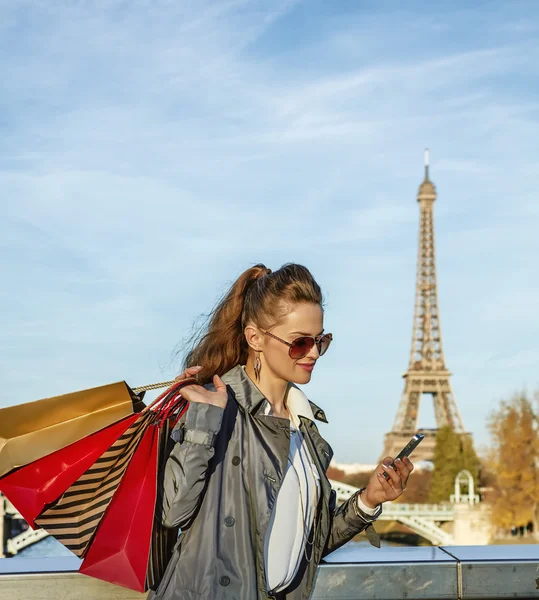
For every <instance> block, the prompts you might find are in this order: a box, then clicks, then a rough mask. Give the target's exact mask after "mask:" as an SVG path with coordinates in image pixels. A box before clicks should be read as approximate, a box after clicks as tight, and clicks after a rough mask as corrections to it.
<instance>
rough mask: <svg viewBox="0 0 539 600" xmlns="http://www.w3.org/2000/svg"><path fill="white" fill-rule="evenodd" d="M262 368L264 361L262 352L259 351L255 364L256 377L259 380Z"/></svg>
mask: <svg viewBox="0 0 539 600" xmlns="http://www.w3.org/2000/svg"><path fill="white" fill-rule="evenodd" d="M261 370H262V361H261V360H260V353H259V354H257V355H256V358H255V364H254V371H255V378H256V381H257V382H259V381H260V371H261Z"/></svg>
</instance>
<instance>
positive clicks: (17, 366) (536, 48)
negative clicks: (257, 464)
mask: <svg viewBox="0 0 539 600" xmlns="http://www.w3.org/2000/svg"><path fill="white" fill-rule="evenodd" d="M538 35H539V4H538V3H537V2H535V1H534V0H530V1H528V2H518V1H512V2H496V1H489V2H473V3H468V2H451V3H447V2H444V3H442V2H435V3H433V2H430V3H427V2H413V1H412V2H406V3H404V4H403V3H400V2H396V1H394V2H384V3H377V2H363V1H360V0H357V1H336V0H332V2H322V1H319V0H309V1H304V2H295V1H292V0H268V1H261V0H231V1H226V0H225V1H222V2H208V1H205V0H199V1H198V2H186V1H179V2H176V1H172V0H169V1H165V0H155V1H153V0H152V1H151V2H150V1H149V0H144V1H143V0H134V1H133V2H129V3H128V2H119V1H117V0H108V1H107V2H89V1H88V2H82V1H69V2H68V1H67V0H64V1H63V2H60V1H56V0H47V1H44V0H42V1H40V0H32V1H22V0H10V1H7V0H4V1H1V0H0V56H1V57H2V58H1V59H0V77H1V81H2V93H1V94H0V133H1V135H0V198H1V201H0V205H1V206H0V249H1V250H0V251H1V260H0V277H1V280H2V284H3V285H2V286H1V288H0V329H1V331H2V336H1V338H0V372H1V375H2V381H3V386H2V393H1V395H0V406H8V405H11V404H16V403H21V402H26V401H30V400H33V399H36V398H40V397H44V396H49V395H54V394H59V393H63V392H68V391H72V390H77V389H83V388H87V387H91V386H94V385H100V384H103V383H107V382H110V381H117V380H119V379H125V380H126V381H128V382H129V383H130V384H131V385H140V384H144V383H150V382H153V381H155V380H161V379H163V378H168V377H171V376H172V375H174V374H175V372H176V370H177V369H178V368H179V365H178V364H177V363H173V362H171V358H172V354H173V351H174V349H175V347H176V346H177V344H178V343H179V342H181V340H182V339H183V338H185V337H186V336H188V335H189V331H190V329H191V325H192V323H193V321H194V320H195V319H196V318H197V316H199V315H200V314H201V313H204V312H207V311H209V310H210V309H211V307H212V306H213V305H214V303H215V301H216V299H217V298H218V297H219V296H220V295H221V293H222V292H223V291H224V290H225V289H226V287H227V286H228V285H229V284H230V283H231V282H232V281H233V280H234V279H235V277H236V276H237V275H239V274H240V273H241V272H242V271H243V270H244V269H246V268H248V267H249V266H250V265H251V264H253V263H256V262H264V263H266V264H267V265H268V266H269V267H271V268H272V269H276V268H278V267H279V266H280V265H281V264H283V263H285V262H289V261H294V262H300V263H303V264H305V265H307V266H308V267H309V268H310V269H311V270H312V272H313V274H314V275H315V277H316V278H317V279H318V281H319V283H320V284H321V285H322V287H323V290H324V292H325V295H326V298H327V309H326V321H325V325H326V328H327V329H328V330H331V331H332V332H333V333H334V335H335V342H334V345H333V347H332V348H331V351H330V352H329V353H328V354H327V355H326V356H325V357H324V359H323V361H321V363H320V365H319V368H318V369H317V372H316V373H315V375H314V377H313V381H312V383H311V384H310V385H309V386H308V387H307V388H306V391H307V393H308V395H309V396H310V397H311V398H312V399H313V400H314V401H315V402H317V403H318V404H321V405H322V406H323V407H324V408H325V409H326V412H327V414H328V418H329V419H330V424H329V425H327V426H322V430H323V433H324V435H325V436H326V437H327V439H328V440H329V441H330V443H332V445H333V447H334V450H335V456H336V459H337V460H339V461H340V462H356V461H359V462H373V461H375V460H376V458H377V456H378V454H379V452H380V451H381V448H382V444H383V435H384V433H386V432H387V431H388V430H389V429H390V428H391V426H392V423H393V420H394V417H395V414H396V411H397V406H398V402H399V399H400V396H401V392H402V387H403V381H402V379H401V374H402V373H403V372H404V371H405V370H406V368H407V363H408V355H409V348H410V343H411V332H412V312H413V301H414V280H415V266H416V254H417V229H418V206H417V202H416V192H417V188H418V185H419V184H420V182H421V179H422V176H423V149H424V147H426V146H429V147H430V148H431V157H432V160H431V175H432V179H433V181H434V182H435V184H436V186H437V189H438V201H437V203H436V206H435V218H436V236H437V260H438V276H439V301H440V309H441V325H442V333H443V339H444V349H445V353H446V359H447V364H448V367H449V368H450V369H451V371H452V372H453V373H454V377H453V380H452V381H453V389H454V393H455V397H456V400H457V403H458V405H459V407H460V410H461V413H462V417H463V420H464V423H465V425H466V427H467V428H468V429H469V430H471V431H472V432H473V433H474V435H475V439H476V441H477V444H478V446H481V445H482V444H485V443H486V441H487V434H486V429H485V420H486V416H487V415H488V413H489V411H490V410H491V409H492V408H493V407H495V406H496V405H497V402H498V401H499V399H500V398H503V397H506V396H508V395H511V394H512V393H513V392H514V391H518V390H519V389H523V388H528V389H534V388H535V387H537V386H538V383H539V381H538V380H539V376H538V374H537V366H538V365H539V341H538V340H539V319H538V318H537V312H538V309H539V283H538V281H539V279H538V276H537V275H538V267H537V256H538V254H539V235H538V230H539V199H538V190H539V167H538V166H537V155H538V150H539V146H538V142H537V140H538V139H539V124H538V123H539V94H538V91H539V89H538V88H539V44H538V43H537V39H539V38H538ZM420 421H421V423H420V424H421V425H423V426H429V425H432V424H433V411H432V408H431V407H430V406H429V405H428V403H427V402H426V401H425V402H424V403H423V405H422V412H421V416H420Z"/></svg>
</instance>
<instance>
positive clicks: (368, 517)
mask: <svg viewBox="0 0 539 600" xmlns="http://www.w3.org/2000/svg"><path fill="white" fill-rule="evenodd" d="M364 489H365V488H363V489H361V490H359V491H358V492H356V494H355V498H354V500H355V502H353V504H352V506H353V507H354V512H355V514H356V516H357V517H359V518H360V519H362V520H363V521H366V522H367V523H372V522H373V521H376V519H377V518H378V517H379V516H380V515H381V514H382V505H381V504H379V505H378V506H377V507H376V508H369V507H367V506H366V505H365V504H364V502H363V501H362V500H361V492H362V491H363V490H364Z"/></svg>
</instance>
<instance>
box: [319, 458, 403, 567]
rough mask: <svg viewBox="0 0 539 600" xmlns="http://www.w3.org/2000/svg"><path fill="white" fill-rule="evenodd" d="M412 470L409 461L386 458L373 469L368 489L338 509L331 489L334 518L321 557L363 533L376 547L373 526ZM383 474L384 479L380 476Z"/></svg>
mask: <svg viewBox="0 0 539 600" xmlns="http://www.w3.org/2000/svg"><path fill="white" fill-rule="evenodd" d="M413 470H414V465H413V464H412V462H411V461H410V459H409V458H403V459H402V460H399V459H397V460H396V461H395V463H393V459H392V458H391V456H386V458H384V460H383V461H382V462H381V463H380V464H379V465H378V467H377V468H376V469H375V470H374V472H373V474H372V475H371V478H370V480H369V483H368V485H367V487H366V488H364V490H359V491H357V492H356V493H355V494H354V495H353V496H351V497H350V498H349V499H348V500H347V501H346V502H344V503H343V504H342V505H341V506H339V508H337V509H335V505H336V500H337V494H336V493H335V490H332V492H331V498H330V511H331V513H332V514H333V518H332V523H331V530H330V534H329V536H328V540H327V543H326V547H325V548H324V552H323V554H322V556H327V555H328V554H329V553H330V552H333V551H334V550H336V549H337V548H339V547H340V546H342V545H343V544H346V542H348V541H350V540H351V539H352V538H353V537H354V536H355V535H357V534H358V533H361V532H362V531H366V533H367V537H368V538H369V541H370V543H371V544H372V545H373V546H376V547H378V548H379V547H380V538H379V537H378V534H377V533H376V531H375V530H374V527H372V523H373V521H375V520H376V519H377V518H378V517H379V516H380V514H381V512H382V503H383V502H387V501H391V500H396V499H397V498H398V497H399V496H400V495H401V494H402V493H403V491H404V489H405V488H406V484H407V482H408V478H409V477H410V473H411V472H412V471H413ZM384 472H385V473H386V474H387V478H386V477H384V476H383V473H384ZM362 492H364V495H363V496H361V494H362Z"/></svg>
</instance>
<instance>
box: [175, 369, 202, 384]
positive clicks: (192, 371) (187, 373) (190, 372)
mask: <svg viewBox="0 0 539 600" xmlns="http://www.w3.org/2000/svg"><path fill="white" fill-rule="evenodd" d="M200 369H202V367H200V366H196V367H188V368H187V369H185V371H184V372H183V373H182V374H181V375H178V377H176V378H175V381H183V380H184V379H189V377H194V376H195V375H196V374H197V373H199V372H200Z"/></svg>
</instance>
